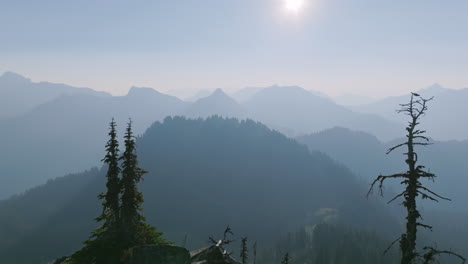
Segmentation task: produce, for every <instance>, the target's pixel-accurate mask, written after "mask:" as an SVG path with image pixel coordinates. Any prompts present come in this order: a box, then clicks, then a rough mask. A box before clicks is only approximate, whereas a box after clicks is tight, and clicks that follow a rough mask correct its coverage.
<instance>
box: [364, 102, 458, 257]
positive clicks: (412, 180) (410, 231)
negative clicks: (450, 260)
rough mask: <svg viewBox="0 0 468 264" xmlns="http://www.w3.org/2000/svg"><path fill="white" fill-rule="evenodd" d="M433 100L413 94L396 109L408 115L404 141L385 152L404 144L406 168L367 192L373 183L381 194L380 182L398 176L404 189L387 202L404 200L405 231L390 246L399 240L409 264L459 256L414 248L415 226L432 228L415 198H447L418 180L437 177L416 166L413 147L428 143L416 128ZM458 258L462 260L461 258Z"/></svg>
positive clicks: (421, 131) (432, 249)
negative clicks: (443, 255)
mask: <svg viewBox="0 0 468 264" xmlns="http://www.w3.org/2000/svg"><path fill="white" fill-rule="evenodd" d="M432 99H433V98H429V99H424V98H422V97H420V95H419V94H416V93H412V94H411V99H410V102H409V103H407V104H402V105H401V109H400V110H398V111H397V112H398V113H404V114H406V115H408V116H409V117H410V121H409V122H408V126H407V127H406V131H407V134H406V141H405V142H403V143H400V144H398V145H396V146H394V147H391V148H390V149H389V150H388V151H387V154H389V153H390V152H392V151H394V150H395V149H398V148H400V147H406V152H405V153H404V155H405V156H406V159H405V162H406V164H407V166H408V170H407V171H406V172H403V173H397V174H393V175H388V176H383V175H380V176H378V177H377V178H376V179H375V180H374V182H373V183H372V185H371V188H370V190H369V192H368V195H369V194H370V193H371V192H372V190H373V188H374V186H375V185H376V184H378V185H379V190H380V194H382V188H383V184H384V181H385V180H387V179H401V184H403V185H404V187H405V188H404V190H403V192H401V193H400V194H398V195H396V196H395V197H394V198H393V199H391V200H390V201H389V203H390V202H393V201H395V200H396V199H398V198H400V197H403V199H404V201H403V203H402V204H403V206H404V207H405V208H406V231H405V233H403V234H402V235H401V236H400V237H399V238H398V239H397V240H395V241H394V242H393V243H392V245H393V244H394V243H396V242H397V241H400V249H401V262H400V263H401V264H411V263H414V262H415V261H416V260H417V259H423V260H425V262H424V263H426V259H427V258H428V259H429V260H427V263H429V261H432V260H434V257H435V256H436V255H437V254H452V255H455V256H457V257H460V256H459V255H457V254H455V253H452V252H450V251H438V250H436V249H434V248H432V247H424V250H426V251H427V252H426V253H425V254H421V253H419V252H418V251H417V248H416V241H417V231H418V227H422V228H428V229H430V230H432V226H429V225H426V224H424V223H422V222H420V220H422V216H421V214H420V212H419V210H418V208H417V200H416V198H417V197H418V196H419V197H421V198H422V199H429V200H432V201H436V202H438V201H439V199H443V200H450V199H448V198H445V197H443V196H440V195H438V194H437V193H435V192H433V191H431V190H430V189H428V188H427V187H425V186H424V185H423V184H422V183H421V179H429V180H434V178H435V177H436V176H435V175H434V174H433V173H430V172H428V171H426V170H425V166H423V165H418V155H417V153H416V150H415V147H416V146H427V145H430V144H431V143H429V138H428V137H426V136H425V133H426V131H424V130H420V129H418V125H419V122H420V118H421V117H423V116H424V115H425V114H426V111H427V109H428V108H427V103H428V102H429V101H431V100H432ZM461 259H462V260H463V261H464V259H463V258H461Z"/></svg>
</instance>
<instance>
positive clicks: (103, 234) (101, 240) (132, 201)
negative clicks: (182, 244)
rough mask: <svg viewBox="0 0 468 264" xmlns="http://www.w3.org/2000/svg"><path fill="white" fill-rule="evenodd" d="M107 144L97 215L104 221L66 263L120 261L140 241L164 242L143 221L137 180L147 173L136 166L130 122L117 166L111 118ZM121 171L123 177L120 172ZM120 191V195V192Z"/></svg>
mask: <svg viewBox="0 0 468 264" xmlns="http://www.w3.org/2000/svg"><path fill="white" fill-rule="evenodd" d="M109 137H110V139H109V141H108V142H107V145H106V150H107V154H106V156H105V158H104V159H103V161H104V162H105V163H106V164H107V165H108V170H107V175H106V177H107V183H106V187H107V192H106V193H105V194H102V193H101V194H100V195H99V198H100V199H103V200H104V201H103V203H102V206H103V210H102V214H101V215H100V216H99V217H98V218H96V220H97V221H98V222H104V223H103V224H102V225H101V226H99V227H98V228H96V229H95V230H94V231H92V233H91V238H90V239H88V240H87V241H85V246H84V247H83V248H82V249H80V250H78V251H77V252H75V253H74V254H73V255H72V256H70V258H69V259H68V260H67V263H70V264H71V263H76V264H81V263H83V264H85V263H86V264H108V263H115V264H118V263H123V261H124V260H125V258H126V256H127V255H128V252H130V251H131V250H130V249H131V248H132V247H134V246H137V245H142V244H157V243H167V241H165V240H164V239H162V237H161V236H162V233H161V232H158V231H157V230H156V228H155V227H153V226H151V225H149V224H147V223H146V222H145V217H144V216H143V215H142V214H141V210H142V209H141V205H142V203H143V194H142V193H141V192H139V191H138V188H137V183H138V182H139V181H140V180H141V179H142V175H143V174H144V173H146V172H145V171H144V170H142V169H141V168H139V167H138V160H137V155H136V146H135V140H134V137H133V133H132V126H131V121H130V122H129V124H128V127H127V132H126V134H125V152H124V153H123V155H122V156H121V157H120V160H122V170H120V168H119V163H118V162H119V157H118V152H119V150H118V141H117V134H116V130H115V122H114V120H112V122H111V125H110V132H109ZM120 171H122V179H120V178H119V173H120ZM121 193H122V194H121Z"/></svg>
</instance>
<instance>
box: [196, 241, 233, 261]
mask: <svg viewBox="0 0 468 264" xmlns="http://www.w3.org/2000/svg"><path fill="white" fill-rule="evenodd" d="M190 256H191V260H192V264H240V262H238V261H236V260H235V259H233V258H232V257H231V256H230V255H229V254H228V253H227V251H226V250H224V249H223V248H222V247H221V246H219V245H213V246H210V247H207V248H202V249H199V250H195V251H192V252H190Z"/></svg>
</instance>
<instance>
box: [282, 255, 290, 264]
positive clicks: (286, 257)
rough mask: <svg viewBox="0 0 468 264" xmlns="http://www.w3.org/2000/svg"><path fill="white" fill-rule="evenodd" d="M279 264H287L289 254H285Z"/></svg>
mask: <svg viewBox="0 0 468 264" xmlns="http://www.w3.org/2000/svg"><path fill="white" fill-rule="evenodd" d="M281 264H289V253H286V255H284V258H283V261H281Z"/></svg>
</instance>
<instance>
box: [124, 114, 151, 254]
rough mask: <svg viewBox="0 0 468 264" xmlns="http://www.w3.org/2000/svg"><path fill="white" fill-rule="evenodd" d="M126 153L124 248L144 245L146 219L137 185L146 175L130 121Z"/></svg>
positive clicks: (127, 130)
mask: <svg viewBox="0 0 468 264" xmlns="http://www.w3.org/2000/svg"><path fill="white" fill-rule="evenodd" d="M124 139H125V143H124V144H125V151H124V153H123V155H122V156H121V157H120V159H121V160H122V202H121V208H120V212H121V222H122V228H121V231H122V233H121V235H122V237H121V240H122V243H123V245H124V247H126V248H128V247H132V246H135V245H138V244H144V243H145V242H146V241H145V238H144V225H145V217H144V216H143V215H142V214H141V205H142V204H143V201H144V200H143V194H142V193H141V192H140V191H138V188H137V184H138V183H139V182H140V180H141V179H142V176H143V175H144V174H145V173H146V171H144V170H143V169H141V168H139V167H138V160H137V154H136V144H135V138H134V136H133V131H132V121H131V120H130V121H129V123H128V126H127V129H126V132H125V136H124Z"/></svg>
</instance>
